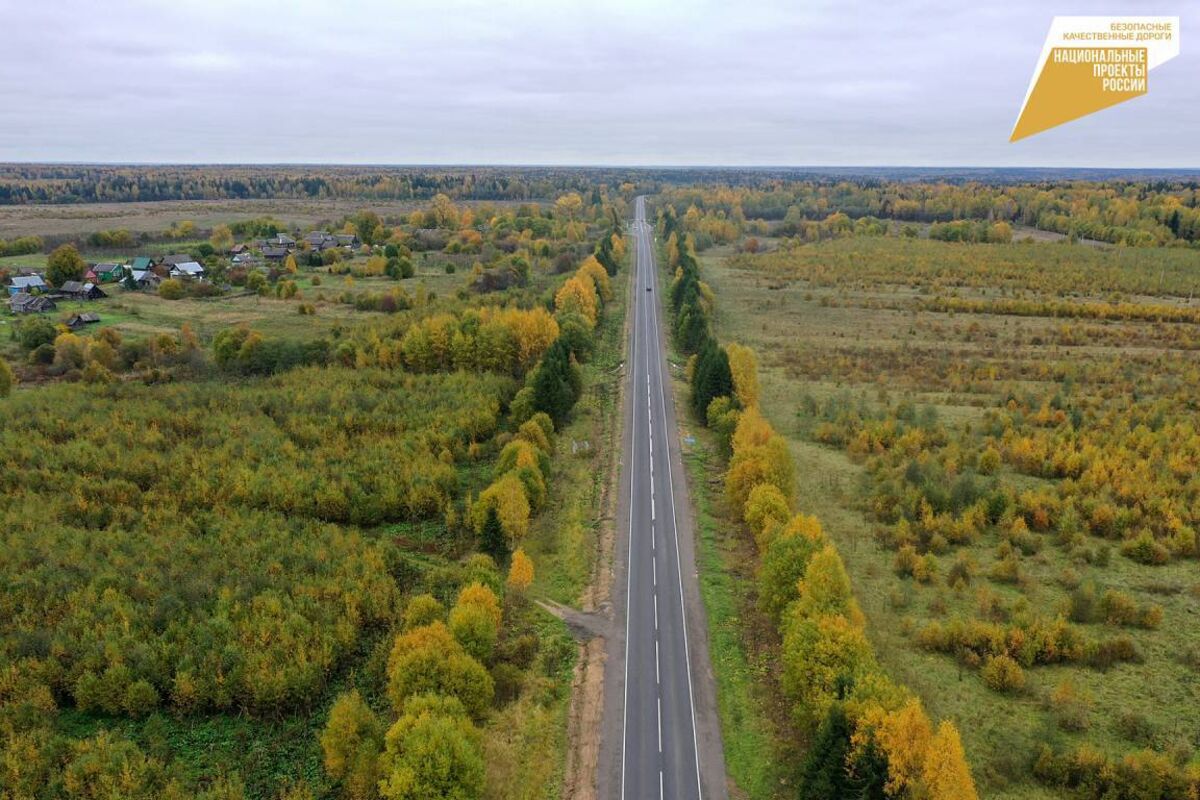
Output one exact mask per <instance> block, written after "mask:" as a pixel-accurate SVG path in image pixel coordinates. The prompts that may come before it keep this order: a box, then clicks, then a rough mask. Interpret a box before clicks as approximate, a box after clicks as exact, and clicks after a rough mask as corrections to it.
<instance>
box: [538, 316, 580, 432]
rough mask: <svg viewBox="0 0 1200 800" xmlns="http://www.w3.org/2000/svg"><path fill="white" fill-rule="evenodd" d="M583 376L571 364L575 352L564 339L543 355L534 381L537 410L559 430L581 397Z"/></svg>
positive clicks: (560, 339)
mask: <svg viewBox="0 0 1200 800" xmlns="http://www.w3.org/2000/svg"><path fill="white" fill-rule="evenodd" d="M581 380H582V378H581V376H579V375H578V374H577V370H576V369H575V368H574V366H573V365H572V364H571V349H570V347H569V346H568V345H567V343H566V342H565V341H564V340H563V339H562V338H561V337H560V338H558V339H555V340H554V344H552V345H550V349H548V350H547V351H546V354H545V355H544V356H542V363H541V365H540V366H539V367H538V370H537V373H536V374H535V375H534V378H533V407H534V410H536V411H544V412H546V413H547V414H548V415H549V416H550V418H551V419H552V420H554V424H555V426H556V427H557V426H558V425H559V424H560V423H561V422H562V421H563V420H565V419H566V418H567V414H569V413H570V412H571V407H572V406H573V405H575V401H576V400H577V399H578V397H579V391H580V387H579V382H580V381H581Z"/></svg>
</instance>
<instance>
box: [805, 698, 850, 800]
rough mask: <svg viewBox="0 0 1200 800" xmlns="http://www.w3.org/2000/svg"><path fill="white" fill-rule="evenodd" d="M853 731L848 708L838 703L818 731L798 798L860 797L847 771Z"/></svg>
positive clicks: (839, 799) (845, 799)
mask: <svg viewBox="0 0 1200 800" xmlns="http://www.w3.org/2000/svg"><path fill="white" fill-rule="evenodd" d="M852 732H853V731H852V730H851V726H850V720H849V719H847V717H846V711H845V709H843V708H842V704H841V703H835V704H834V705H833V707H832V708H830V709H829V715H828V716H826V717H825V720H824V722H822V723H821V727H820V728H818V729H817V735H816V738H815V739H814V741H813V744H812V747H811V748H809V751H808V757H807V758H805V760H804V766H803V767H802V768H801V772H800V786H799V791H797V793H796V796H797V797H804V798H814V800H815V798H818V797H819V798H822V800H849V799H850V798H852V797H857V796H859V795H858V794H857V793H854V792H853V790H852V786H851V782H850V775H849V773H848V772H847V769H846V757H847V756H848V755H849V753H850V735H851V733H852Z"/></svg>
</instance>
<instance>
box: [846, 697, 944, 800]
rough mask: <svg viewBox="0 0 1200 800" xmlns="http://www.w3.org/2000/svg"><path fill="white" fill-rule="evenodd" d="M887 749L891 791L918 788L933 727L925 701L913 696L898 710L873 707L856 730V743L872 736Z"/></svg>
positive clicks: (890, 794)
mask: <svg viewBox="0 0 1200 800" xmlns="http://www.w3.org/2000/svg"><path fill="white" fill-rule="evenodd" d="M872 735H873V736H874V739H875V743H876V744H878V745H879V747H880V748H881V749H882V750H883V753H884V755H885V756H886V757H887V762H888V780H887V787H886V788H887V793H888V795H889V796H899V795H900V794H901V793H902V792H905V791H911V792H915V791H916V790H917V789H918V788H919V786H920V783H919V782H920V781H921V778H922V776H923V774H924V772H925V762H926V757H927V754H928V752H929V744H930V741H931V740H932V738H933V730H932V728H931V726H930V724H929V717H927V716H926V715H925V710H924V709H923V708H921V701H920V700H917V699H915V698H913V699H910V700H909V701H908V702H907V703H905V704H904V705H903V706H902V707H901V708H899V709H897V710H895V711H884V710H883V709H882V708H878V707H876V708H873V709H871V710H869V711H868V712H867V714H866V716H865V718H864V719H863V721H862V722H861V723H860V725H859V726H858V729H857V730H856V731H855V733H854V742H855V745H856V746H862V745H865V744H866V742H867V741H868V737H870V736H872Z"/></svg>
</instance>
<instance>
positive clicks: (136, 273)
mask: <svg viewBox="0 0 1200 800" xmlns="http://www.w3.org/2000/svg"><path fill="white" fill-rule="evenodd" d="M129 278H130V279H131V280H132V281H133V285H134V286H136V287H137V288H139V289H157V288H158V285H159V284H160V283H162V277H160V276H159V275H158V274H156V273H154V272H151V271H150V270H148V269H135V270H131V271H130V273H129Z"/></svg>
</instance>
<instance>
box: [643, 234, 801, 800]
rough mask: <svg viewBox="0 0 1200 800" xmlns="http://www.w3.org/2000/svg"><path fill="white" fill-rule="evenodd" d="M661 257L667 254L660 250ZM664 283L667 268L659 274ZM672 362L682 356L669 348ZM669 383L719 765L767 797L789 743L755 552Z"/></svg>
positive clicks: (783, 777) (682, 400) (680, 394)
mask: <svg viewBox="0 0 1200 800" xmlns="http://www.w3.org/2000/svg"><path fill="white" fill-rule="evenodd" d="M659 263H665V259H663V258H661V257H660V258H659ZM661 278H662V281H661V285H663V286H667V285H669V281H670V276H669V275H666V274H665V273H664V274H663V275H662V276H661ZM671 357H672V359H673V360H674V363H676V364H678V363H681V362H682V360H683V357H682V356H680V355H679V353H678V352H677V351H675V350H674V348H672V355H671ZM671 372H672V375H671V377H672V380H671V390H672V393H673V395H674V398H675V408H676V409H677V415H678V418H679V425H680V436H681V440H682V451H683V463H684V471H685V472H686V474H687V480H688V488H689V492H690V496H691V500H692V519H693V522H694V524H695V527H696V559H697V567H698V570H699V581H700V596H701V599H702V600H703V602H704V609H705V615H706V617H707V620H708V645H709V655H710V657H711V659H712V662H713V673H714V675H715V677H716V684H717V713H718V715H719V716H720V720H721V738H722V742H723V744H724V747H725V768H726V771H727V773H728V775H729V778H730V779H731V780H732V782H733V784H734V786H735V787H736V788H735V795H734V796H736V797H745V798H748V799H749V800H770V798H775V797H779V796H781V794H782V792H784V791H785V790H786V786H787V784H788V782H789V776H790V772H791V770H790V766H791V765H794V764H795V763H796V761H797V759H796V755H795V752H794V750H795V748H794V746H792V745H791V744H790V743H789V742H788V741H787V740H786V739H785V738H784V737H783V736H782V735H781V732H780V728H779V725H778V720H777V716H776V715H777V714H778V713H780V712H781V711H782V707H780V706H778V704H777V703H773V702H772V700H771V695H772V694H776V695H777V693H774V692H772V691H771V688H770V687H773V686H774V685H775V679H774V676H773V675H772V671H771V666H770V665H771V663H772V660H773V659H772V657H771V654H770V652H769V649H768V647H769V642H770V640H771V638H772V637H773V634H772V633H771V630H770V625H769V624H767V623H766V621H765V620H762V619H760V616H759V614H758V611H757V608H756V607H755V603H756V598H755V586H754V574H753V570H752V567H751V565H752V564H754V563H755V561H756V556H755V555H754V554H753V553H752V552H750V550H752V547H751V546H750V543H749V542H748V541H747V539H746V538H745V537H744V536H743V535H742V533H741V530H740V525H739V524H738V523H736V522H734V521H732V520H730V519H729V518H728V516H727V514H726V511H725V509H724V502H723V498H722V490H721V486H722V474H723V471H724V469H723V467H724V465H723V463H722V459H721V457H720V455H719V453H718V452H717V448H716V444H715V442H714V441H713V437H712V435H711V434H710V433H709V431H707V430H705V429H704V428H703V426H700V425H694V426H693V425H692V424H691V422H692V421H691V418H690V415H689V412H688V410H687V409H688V401H687V392H688V389H687V385H686V382H685V381H684V380H683V377H682V375H681V374H680V370H677V369H672V370H671Z"/></svg>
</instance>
